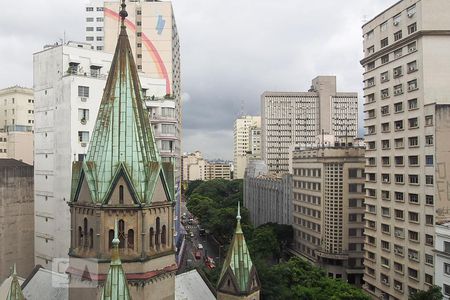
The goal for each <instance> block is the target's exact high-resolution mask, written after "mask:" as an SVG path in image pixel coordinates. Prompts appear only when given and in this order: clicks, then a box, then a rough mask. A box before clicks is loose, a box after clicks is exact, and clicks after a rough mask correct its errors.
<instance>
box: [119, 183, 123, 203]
mask: <svg viewBox="0 0 450 300" xmlns="http://www.w3.org/2000/svg"><path fill="white" fill-rule="evenodd" d="M119 204H123V185H120V186H119Z"/></svg>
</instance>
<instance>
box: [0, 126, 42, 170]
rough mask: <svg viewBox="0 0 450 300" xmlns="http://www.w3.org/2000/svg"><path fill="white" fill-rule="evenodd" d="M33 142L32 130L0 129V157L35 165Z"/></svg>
mask: <svg viewBox="0 0 450 300" xmlns="http://www.w3.org/2000/svg"><path fill="white" fill-rule="evenodd" d="M11 128H13V127H10V129H11ZM33 142H34V134H33V132H32V131H5V130H0V158H11V159H15V160H18V161H23V162H24V163H26V164H29V165H33V164H34V155H33V146H34V144H33Z"/></svg>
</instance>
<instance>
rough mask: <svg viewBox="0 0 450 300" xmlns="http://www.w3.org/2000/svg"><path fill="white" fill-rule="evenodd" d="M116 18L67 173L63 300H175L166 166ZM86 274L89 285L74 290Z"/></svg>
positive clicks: (171, 193) (169, 167)
mask: <svg viewBox="0 0 450 300" xmlns="http://www.w3.org/2000/svg"><path fill="white" fill-rule="evenodd" d="M120 16H121V19H122V22H121V31H120V35H119V37H118V40H117V47H116V51H115V54H114V58H113V61H112V63H111V69H110V72H109V74H108V78H107V81H106V86H105V90H104V93H103V97H102V101H101V103H100V108H99V110H98V117H97V120H96V122H95V126H94V131H93V132H92V138H91V141H90V145H89V149H88V151H87V154H86V157H85V159H84V160H83V161H77V162H75V163H74V164H73V168H72V189H71V191H72V192H71V198H70V202H69V206H70V220H71V221H70V222H71V228H72V230H71V231H70V240H71V243H70V249H69V257H70V260H69V268H68V269H67V273H69V274H70V287H69V299H115V298H119V299H174V298H175V272H176V270H177V264H176V261H175V251H174V239H173V234H174V226H173V225H174V222H173V221H174V205H173V204H174V201H175V189H174V171H173V164H172V163H171V162H163V161H162V160H161V157H160V155H159V151H158V148H157V146H156V143H155V139H154V136H153V129H152V125H151V124H150V121H149V118H148V116H147V112H146V107H145V102H144V99H143V96H142V93H141V84H140V81H139V77H138V72H137V68H136V64H135V62H134V59H133V57H132V54H131V47H130V42H129V39H128V35H127V30H126V27H125V25H124V22H125V18H126V16H127V13H126V11H125V5H124V4H123V5H122V10H121V12H120ZM119 255H120V258H119ZM121 259H122V260H123V261H122V262H121ZM86 272H88V273H89V276H90V277H89V278H95V279H96V280H95V281H89V282H88V284H87V285H86V286H81V287H80V286H79V284H80V283H83V281H85V274H86ZM127 279H128V280H129V282H128V283H127ZM102 287H103V288H102ZM111 295H114V297H111ZM100 297H101V298H100Z"/></svg>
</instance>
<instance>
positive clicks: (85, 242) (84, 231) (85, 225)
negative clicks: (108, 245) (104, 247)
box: [83, 218, 89, 247]
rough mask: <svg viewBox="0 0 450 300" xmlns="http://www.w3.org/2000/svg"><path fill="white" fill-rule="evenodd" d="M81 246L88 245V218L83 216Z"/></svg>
mask: <svg viewBox="0 0 450 300" xmlns="http://www.w3.org/2000/svg"><path fill="white" fill-rule="evenodd" d="M83 238H84V241H83V246H84V247H88V246H89V244H88V243H89V241H88V219H87V218H84V220H83Z"/></svg>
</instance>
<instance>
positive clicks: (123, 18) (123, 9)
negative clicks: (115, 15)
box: [119, 0, 128, 26]
mask: <svg viewBox="0 0 450 300" xmlns="http://www.w3.org/2000/svg"><path fill="white" fill-rule="evenodd" d="M120 6H121V7H122V10H121V11H120V12H119V16H120V17H121V18H122V26H125V25H124V22H125V18H126V17H128V13H127V11H126V10H125V8H126V7H127V5H126V4H125V0H122V4H120Z"/></svg>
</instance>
